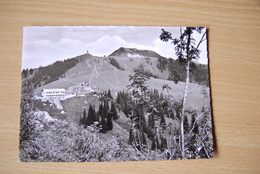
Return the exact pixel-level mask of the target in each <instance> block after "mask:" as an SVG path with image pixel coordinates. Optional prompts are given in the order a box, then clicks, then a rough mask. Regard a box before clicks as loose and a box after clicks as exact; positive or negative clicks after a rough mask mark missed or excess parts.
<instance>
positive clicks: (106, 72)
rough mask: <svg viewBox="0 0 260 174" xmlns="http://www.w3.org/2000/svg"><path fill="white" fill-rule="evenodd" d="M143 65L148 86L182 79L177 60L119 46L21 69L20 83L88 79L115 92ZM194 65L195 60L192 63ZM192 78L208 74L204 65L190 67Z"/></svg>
mask: <svg viewBox="0 0 260 174" xmlns="http://www.w3.org/2000/svg"><path fill="white" fill-rule="evenodd" d="M140 65H142V66H143V67H144V73H145V74H146V75H148V76H150V77H152V79H151V81H153V83H151V84H153V85H152V86H151V88H154V87H155V86H157V87H158V88H159V87H160V86H161V84H157V82H159V79H160V80H163V81H164V83H172V81H175V80H176V79H177V80H179V81H182V82H183V81H185V76H186V75H185V73H186V71H185V67H184V66H183V65H181V64H180V63H179V61H177V60H173V59H168V58H165V57H162V56H160V55H159V54H158V53H156V52H154V51H149V50H138V49H136V48H123V47H121V48H119V49H117V50H115V51H114V52H113V53H111V54H110V55H109V56H107V57H98V56H93V55H91V54H89V53H86V54H83V55H79V56H77V57H74V58H70V59H66V60H64V61H57V62H54V63H53V64H51V65H48V66H45V67H39V68H36V69H33V70H32V71H31V70H27V71H23V72H22V74H23V78H22V82H23V84H22V86H23V87H24V88H23V89H26V84H27V85H28V84H29V83H30V84H32V85H33V87H34V88H35V89H37V90H36V91H38V93H39V92H40V90H42V89H45V88H65V89H66V90H67V89H69V88H70V87H72V86H75V85H77V84H81V83H83V82H84V83H85V82H86V83H88V84H89V85H90V86H91V88H92V89H100V90H107V89H114V92H115V93H116V91H119V90H121V89H123V88H126V86H127V85H129V83H130V82H129V75H130V74H133V72H134V70H135V69H136V68H137V67H138V66H140ZM194 65H195V64H194ZM190 78H191V82H192V83H200V82H203V81H205V79H207V78H208V69H207V66H205V65H200V64H197V65H196V66H192V67H191V75H190Z"/></svg>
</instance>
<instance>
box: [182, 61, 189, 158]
mask: <svg viewBox="0 0 260 174" xmlns="http://www.w3.org/2000/svg"><path fill="white" fill-rule="evenodd" d="M186 72H187V77H186V83H185V88H184V93H183V99H182V108H181V154H182V158H183V159H186V156H185V147H184V144H185V142H184V111H185V106H186V100H187V95H188V88H189V82H190V60H188V62H187V67H186Z"/></svg>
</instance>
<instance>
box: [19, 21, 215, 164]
mask: <svg viewBox="0 0 260 174" xmlns="http://www.w3.org/2000/svg"><path fill="white" fill-rule="evenodd" d="M206 32H207V30H206V28H205V27H163V26H28V27H24V34H23V50H22V51H23V54H22V69H21V76H22V79H21V83H22V87H21V108H20V110H21V115H20V118H21V121H20V140H19V150H20V153H19V161H20V162H100V161H110V162H112V161H149V160H177V159H201V158H213V157H214V148H213V147H214V146H213V133H212V109H211V98H210V97H211V95H210V80H209V69H208V53H207V33H206Z"/></svg>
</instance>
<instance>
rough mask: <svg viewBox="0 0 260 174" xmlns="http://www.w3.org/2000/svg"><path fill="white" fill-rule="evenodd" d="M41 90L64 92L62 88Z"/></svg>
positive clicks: (44, 90)
mask: <svg viewBox="0 0 260 174" xmlns="http://www.w3.org/2000/svg"><path fill="white" fill-rule="evenodd" d="M42 92H66V90H65V89H64V88H53V89H43V90H42Z"/></svg>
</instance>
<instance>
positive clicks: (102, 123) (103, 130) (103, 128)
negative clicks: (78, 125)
mask: <svg viewBox="0 0 260 174" xmlns="http://www.w3.org/2000/svg"><path fill="white" fill-rule="evenodd" d="M107 130H108V126H107V122H106V119H105V118H104V117H102V118H101V132H106V131H107Z"/></svg>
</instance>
